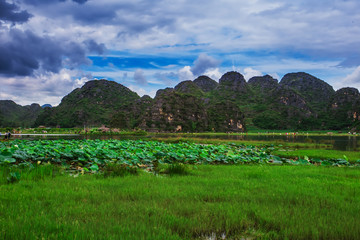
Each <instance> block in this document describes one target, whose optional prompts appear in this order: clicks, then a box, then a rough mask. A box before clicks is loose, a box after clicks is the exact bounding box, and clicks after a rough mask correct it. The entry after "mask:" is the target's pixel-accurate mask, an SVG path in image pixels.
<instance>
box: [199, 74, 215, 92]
mask: <svg viewBox="0 0 360 240" xmlns="http://www.w3.org/2000/svg"><path fill="white" fill-rule="evenodd" d="M194 83H195V84H196V85H197V86H198V87H199V88H200V89H201V90H202V91H203V92H205V93H207V92H210V91H212V90H214V89H215V88H216V87H217V86H218V85H219V84H218V83H217V82H216V81H215V80H213V79H211V78H209V77H208V76H200V77H198V78H196V79H195V80H194Z"/></svg>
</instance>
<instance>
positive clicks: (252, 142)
mask: <svg viewBox="0 0 360 240" xmlns="http://www.w3.org/2000/svg"><path fill="white" fill-rule="evenodd" d="M144 140H151V141H162V142H167V143H178V142H191V143H202V144H229V143H235V144H239V145H246V146H269V145H274V146H275V147H281V148H282V147H291V148H330V147H332V145H331V144H326V143H320V144H319V143H311V142H307V143H301V142H298V143H297V142H285V141H283V140H272V141H257V140H233V139H231V140H229V139H209V138H200V137H175V136H174V137H156V138H149V139H144Z"/></svg>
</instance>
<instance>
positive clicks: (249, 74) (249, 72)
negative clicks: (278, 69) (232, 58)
mask: <svg viewBox="0 0 360 240" xmlns="http://www.w3.org/2000/svg"><path fill="white" fill-rule="evenodd" d="M262 75H263V74H262V73H261V72H260V71H259V70H255V69H253V68H251V67H247V68H245V69H244V78H245V80H246V81H247V80H249V79H250V78H252V77H256V76H262Z"/></svg>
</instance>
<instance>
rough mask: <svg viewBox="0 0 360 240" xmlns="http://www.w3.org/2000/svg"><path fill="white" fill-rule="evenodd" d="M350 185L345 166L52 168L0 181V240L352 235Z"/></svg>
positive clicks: (353, 183) (354, 215) (354, 203)
mask: <svg viewBox="0 0 360 240" xmlns="http://www.w3.org/2000/svg"><path fill="white" fill-rule="evenodd" d="M359 189H360V171H359V169H358V168H348V167H346V168H335V167H330V168H326V167H316V166H267V165H250V166H246V165H242V166H236V165H235V166H234V165H232V166H222V165H218V166H198V167H197V169H192V170H191V171H190V173H189V174H187V175H173V176H171V177H164V176H163V175H161V176H159V175H157V176H156V175H153V174H148V173H142V172H141V173H139V175H127V176H125V177H112V178H104V177H96V176H95V175H88V176H83V177H77V178H74V177H69V176H67V175H60V176H57V177H47V178H45V180H37V181H34V180H25V181H20V182H18V183H15V184H3V185H0V192H1V194H0V216H1V217H0V239H211V238H210V237H215V236H216V237H217V238H218V239H220V237H221V236H222V235H223V236H226V239H241V238H242V237H247V238H248V239H256V238H263V239H358V238H359V236H360V225H359V212H360V190H359Z"/></svg>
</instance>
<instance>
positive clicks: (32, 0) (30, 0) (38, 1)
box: [24, 0, 88, 6]
mask: <svg viewBox="0 0 360 240" xmlns="http://www.w3.org/2000/svg"><path fill="white" fill-rule="evenodd" d="M72 1H73V2H76V3H78V4H84V3H86V2H87V1H88V0H72ZM58 2H66V0H24V3H26V4H31V5H34V6H39V5H49V4H52V3H58Z"/></svg>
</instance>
